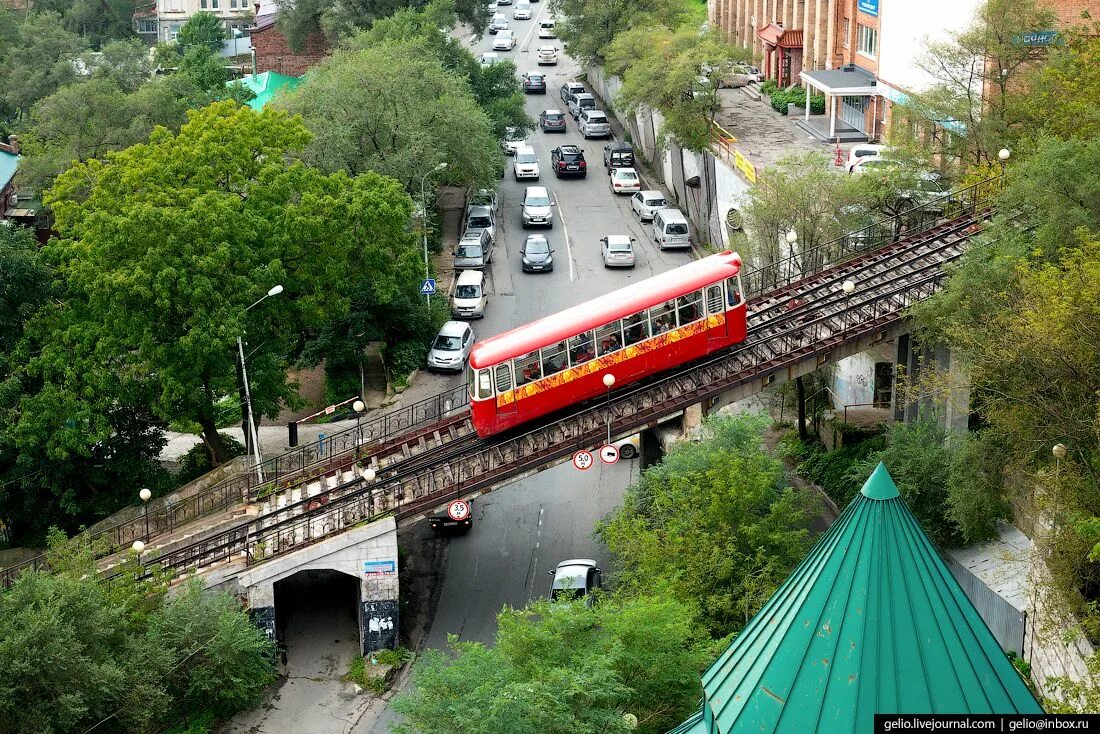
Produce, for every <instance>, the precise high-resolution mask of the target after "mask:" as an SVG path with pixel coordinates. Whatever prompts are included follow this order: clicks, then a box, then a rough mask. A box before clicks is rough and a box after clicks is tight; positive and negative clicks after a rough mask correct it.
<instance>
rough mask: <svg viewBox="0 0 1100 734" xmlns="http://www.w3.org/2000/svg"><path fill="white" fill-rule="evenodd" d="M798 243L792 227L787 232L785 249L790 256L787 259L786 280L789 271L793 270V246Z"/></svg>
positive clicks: (789, 275) (796, 233) (788, 276)
mask: <svg viewBox="0 0 1100 734" xmlns="http://www.w3.org/2000/svg"><path fill="white" fill-rule="evenodd" d="M796 242H798V232H795V231H794V227H791V228H790V229H789V230H787V249H788V250H789V251H790V255H789V257H788V258H787V279H788V280H789V279H790V277H791V271H792V270H793V269H794V245H795V243H796Z"/></svg>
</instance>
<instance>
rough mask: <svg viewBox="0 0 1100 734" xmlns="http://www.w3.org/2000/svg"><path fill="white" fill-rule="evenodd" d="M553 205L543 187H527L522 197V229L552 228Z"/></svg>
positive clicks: (548, 193)
mask: <svg viewBox="0 0 1100 734" xmlns="http://www.w3.org/2000/svg"><path fill="white" fill-rule="evenodd" d="M552 207H553V203H552V202H551V201H550V192H549V191H547V190H546V187H545V186H528V187H527V192H526V193H525V194H524V196H523V228H524V229H527V228H528V227H549V228H553V226H554V210H553V208H552Z"/></svg>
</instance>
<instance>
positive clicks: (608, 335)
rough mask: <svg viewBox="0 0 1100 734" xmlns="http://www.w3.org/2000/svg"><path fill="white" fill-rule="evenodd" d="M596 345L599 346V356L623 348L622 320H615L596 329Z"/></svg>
mask: <svg viewBox="0 0 1100 734" xmlns="http://www.w3.org/2000/svg"><path fill="white" fill-rule="evenodd" d="M596 346H597V347H598V348H599V356H601V357H602V356H603V355H605V354H611V353H612V352H615V351H618V350H619V349H622V347H623V328H622V322H621V321H618V320H615V321H612V322H611V323H610V324H604V325H603V326H601V327H600V328H598V329H596Z"/></svg>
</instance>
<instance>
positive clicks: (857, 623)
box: [676, 464, 1042, 734]
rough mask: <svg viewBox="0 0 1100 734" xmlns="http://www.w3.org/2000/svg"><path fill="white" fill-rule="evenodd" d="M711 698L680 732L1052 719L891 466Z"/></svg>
mask: <svg viewBox="0 0 1100 734" xmlns="http://www.w3.org/2000/svg"><path fill="white" fill-rule="evenodd" d="M703 692H704V701H703V709H702V711H701V712H698V713H697V714H696V715H695V716H694V717H693V718H692V719H689V720H688V721H687V722H684V724H683V725H682V726H681V728H680V729H677V730H676V731H678V732H684V733H685V734H686V733H687V732H690V733H691V734H703V733H706V734H719V733H720V734H736V733H738V732H753V734H757V733H760V732H765V733H766V732H780V733H783V732H815V731H816V732H830V733H836V734H840V733H842V732H866V731H869V730H870V729H871V722H872V716H873V714H875V713H1016V712H1019V713H1042V709H1041V708H1040V706H1039V704H1038V702H1036V700H1035V697H1034V696H1032V694H1031V692H1030V691H1029V690H1028V688H1027V686H1026V685H1025V684H1024V682H1023V681H1022V680H1021V678H1020V676H1019V675H1018V674H1017V673H1016V670H1015V668H1013V667H1012V665H1011V664H1010V663H1009V661H1008V659H1007V658H1006V657H1005V654H1004V652H1003V651H1002V650H1001V648H1000V647H999V646H998V644H997V641H996V640H995V639H994V637H993V634H992V633H991V632H990V631H989V629H988V628H987V627H986V625H985V623H984V622H983V621H982V619H981V617H980V616H978V612H977V611H976V610H975V609H974V607H973V605H972V604H971V603H970V601H969V600H968V599H967V598H966V595H965V594H964V593H963V591H962V589H961V588H959V585H958V583H956V581H955V579H954V577H953V576H952V575H951V573H950V572H949V571H948V570H947V568H946V566H944V564H943V561H942V560H940V557H939V555H938V554H937V553H936V549H935V548H934V547H933V545H932V543H931V541H929V540H928V537H927V536H926V535H925V534H924V531H923V530H921V527H920V525H919V523H918V522H917V520H916V518H915V517H913V514H912V512H910V511H909V508H908V507H907V506H906V504H905V502H904V500H902V498H901V497H900V496H899V494H898V489H897V486H896V485H895V484H894V481H893V479H891V478H890V474H889V472H887V471H886V467H885V466H883V465H882V464H879V466H878V468H877V469H875V472H874V473H873V474H872V475H871V477H870V478H869V479H868V480H867V483H866V484H864V485H863V490H862V493H861V494H860V495H858V496H857V497H856V498H855V499H854V500H853V501H852V503H851V504H850V505H849V506H848V508H847V509H846V510H845V511H844V513H843V514H841V516H840V517H839V518H838V519H837V521H836V522H835V523H833V526H832V527H831V528H829V530H828V532H826V533H825V534H824V535H822V536H821V538H820V539H819V540H818V542H817V543H816V544H815V545H814V547H813V549H811V551H810V552H809V554H808V555H807V556H806V558H804V559H803V560H802V563H800V564H799V565H798V567H797V568H796V569H795V570H794V572H793V573H791V575H790V577H789V578H788V579H787V580H786V581H785V582H784V583H783V585H782V586H781V587H780V588H779V589H778V590H777V591H776V592H775V594H773V595H772V597H771V598H770V599H769V600H768V602H767V603H766V604H765V605H764V607H763V609H761V610H760V612H759V613H758V614H757V615H756V616H755V617H753V618H752V620H750V622H749V624H748V625H747V626H746V627H745V629H744V630H742V632H741V634H739V635H738V636H737V637H736V639H734V641H733V643H732V644H731V645H730V646H729V648H727V649H726V651H725V652H724V653H723V654H722V656H721V657H719V659H718V660H717V661H716V662H715V663H714V664H713V665H712V666H711V667H710V668H709V669H707V671H706V672H705V673H704V674H703ZM684 727H687V728H684Z"/></svg>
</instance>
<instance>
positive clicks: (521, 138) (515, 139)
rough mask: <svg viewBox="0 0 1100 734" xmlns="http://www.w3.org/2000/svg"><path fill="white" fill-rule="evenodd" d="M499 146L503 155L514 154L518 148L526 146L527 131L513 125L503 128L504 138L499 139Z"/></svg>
mask: <svg viewBox="0 0 1100 734" xmlns="http://www.w3.org/2000/svg"><path fill="white" fill-rule="evenodd" d="M500 147H501V148H502V149H503V150H504V154H505V155H515V154H516V151H517V150H519V149H520V148H524V147H529V146H527V133H525V132H523V131H522V130H519V129H517V128H514V127H506V128H504V140H502V141H500Z"/></svg>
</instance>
